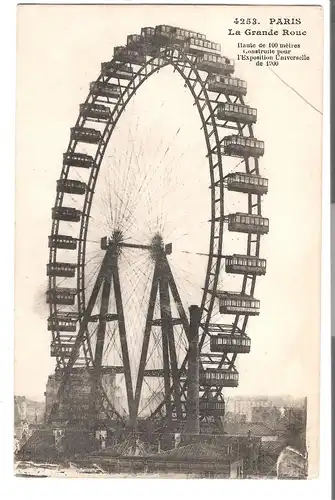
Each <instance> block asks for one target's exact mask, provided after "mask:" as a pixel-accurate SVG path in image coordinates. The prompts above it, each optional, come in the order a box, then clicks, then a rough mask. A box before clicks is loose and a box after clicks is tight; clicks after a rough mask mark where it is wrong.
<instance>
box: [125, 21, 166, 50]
mask: <svg viewBox="0 0 335 500" xmlns="http://www.w3.org/2000/svg"><path fill="white" fill-rule="evenodd" d="M154 41H155V28H142V30H141V34H140V35H137V34H136V35H128V36H127V47H129V48H130V49H134V50H136V51H138V52H139V53H141V54H146V55H149V56H154V55H156V54H158V52H159V47H157V44H155V43H154Z"/></svg>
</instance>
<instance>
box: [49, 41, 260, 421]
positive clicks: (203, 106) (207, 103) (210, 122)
mask: <svg viewBox="0 0 335 500" xmlns="http://www.w3.org/2000/svg"><path fill="white" fill-rule="evenodd" d="M116 61H117V59H113V60H112V61H111V64H112V63H113V62H114V63H115V65H118V66H120V63H116ZM169 64H170V65H172V66H173V67H174V68H175V69H176V70H177V71H178V73H179V74H180V75H181V76H182V77H183V79H184V82H185V85H187V87H188V88H189V90H190V92H191V94H192V96H193V98H194V101H195V104H196V106H197V108H198V112H199V115H200V118H201V121H202V124H203V130H204V135H205V141H206V147H207V151H208V162H209V167H210V185H211V221H210V242H209V250H208V263H207V272H206V276H205V284H204V291H203V295H202V302H201V311H202V320H201V323H202V335H201V340H200V346H201V349H202V350H203V351H204V352H205V351H206V337H207V336H208V325H209V323H210V321H211V319H212V312H213V307H214V303H215V299H216V296H215V294H216V290H217V287H218V280H219V275H220V269H221V265H222V258H223V233H224V223H225V213H224V173H223V161H222V154H221V143H222V138H221V136H220V133H219V131H218V127H217V120H216V117H215V112H216V109H217V103H219V102H231V99H230V97H229V96H228V95H224V94H222V93H213V92H209V91H208V90H207V88H206V82H207V73H204V72H199V70H198V69H197V65H196V57H195V56H190V55H185V54H184V53H183V52H182V51H179V50H178V49H176V48H173V49H172V48H168V49H165V50H164V51H162V52H161V53H160V54H159V57H158V58H156V57H155V56H154V57H151V58H150V59H149V60H148V61H147V62H146V63H145V64H143V65H142V66H141V67H140V69H138V70H137V71H136V72H135V75H134V78H133V79H132V80H131V81H129V83H128V85H126V86H125V87H123V88H122V94H121V96H120V98H119V100H118V101H117V102H116V103H114V104H113V108H112V104H111V103H109V104H110V106H111V109H112V115H111V118H110V120H109V121H108V122H107V123H106V126H105V130H104V133H103V134H102V137H101V140H100V141H99V144H98V147H97V151H96V154H95V157H94V168H92V169H91V173H90V177H89V182H88V185H87V190H86V194H85V199H84V203H83V210H82V214H81V219H80V231H79V236H78V254H77V255H78V258H77V269H78V275H77V292H78V298H77V312H78V317H79V318H80V317H82V315H83V313H84V311H85V307H86V301H85V299H86V298H85V263H86V238H87V231H88V224H89V216H90V211H91V206H92V202H93V194H94V189H95V185H96V181H97V178H98V174H99V170H100V165H101V162H102V160H103V157H104V153H105V150H106V147H107V144H108V143H109V140H110V138H111V136H112V133H113V130H114V128H115V126H116V125H117V123H118V120H119V118H120V116H121V115H122V112H123V110H124V109H125V107H126V105H127V104H128V102H129V101H130V99H131V98H132V96H133V95H134V94H135V92H136V90H137V89H138V88H139V87H140V86H141V85H142V84H143V83H144V81H146V79H147V78H148V77H149V76H151V75H152V74H154V73H156V72H157V71H159V69H160V68H162V67H164V66H167V65H169ZM124 65H125V63H124ZM186 73H187V74H186ZM201 73H202V74H205V77H204V78H202V77H201ZM110 79H111V77H106V76H104V75H103V74H102V73H101V74H100V75H99V77H98V79H97V82H104V83H108V82H109V81H110ZM118 84H119V87H120V88H121V86H120V85H121V84H120V80H119V81H118ZM222 98H224V99H225V100H224V101H220V99H222ZM95 101H96V97H94V96H93V95H92V94H91V93H89V95H88V97H87V99H86V101H85V104H92V103H95ZM234 102H238V103H241V104H243V103H244V101H243V97H239V98H236V99H235V100H234ZM86 121H87V119H86V118H85V117H84V116H82V115H81V114H79V117H78V120H77V122H76V125H75V127H83V126H84V125H85V123H86ZM247 129H248V132H249V135H247V137H253V130H252V126H251V125H249V126H248V127H247ZM237 130H238V133H239V134H240V135H244V130H245V127H244V126H242V125H241V124H239V123H238V124H237ZM77 144H78V142H77V141H75V140H73V139H71V140H70V143H69V146H68V149H67V152H66V154H67V155H72V154H73V153H75V151H76V147H77ZM244 163H245V169H246V172H247V173H248V172H251V171H252V172H253V173H255V174H256V175H258V173H259V172H258V161H257V159H255V160H254V161H253V160H252V159H246V160H245V162H244ZM251 163H254V164H253V165H251ZM70 172H71V166H69V165H63V169H62V172H61V177H60V179H61V180H66V179H68V178H69V174H70ZM63 198H64V193H61V192H58V193H57V197H56V202H55V207H62V203H63ZM255 208H256V211H257V213H258V214H259V215H260V214H261V206H260V197H259V196H257V202H256V203H255V200H254V196H253V195H248V213H254V212H255ZM58 235H59V221H57V220H54V221H53V224H52V232H51V237H57V236H58ZM259 247H260V236H259V235H258V236H257V237H256V240H255V237H254V239H253V235H252V234H249V235H248V241H247V251H246V252H245V253H246V255H254V256H256V257H258V256H259ZM56 262H57V248H53V247H51V248H50V256H49V264H53V263H56ZM255 282H256V276H253V277H252V278H251V277H250V276H249V277H248V276H247V275H244V277H243V282H242V289H241V293H242V294H244V293H249V294H250V295H251V296H253V293H254V289H255ZM56 286H57V279H56V277H55V276H50V277H49V288H50V289H51V288H53V287H56ZM56 314H57V307H56V305H55V304H53V303H50V317H51V316H52V315H56ZM247 321H248V316H245V317H244V318H241V317H240V316H238V315H236V317H235V320H234V322H233V330H232V331H233V333H234V332H235V330H236V329H237V328H239V331H240V332H242V334H244V332H245V329H246V326H247ZM52 335H53V340H54V341H56V342H57V340H59V339H60V332H59V331H58V330H57V329H54V330H53V332H52ZM85 355H86V360H87V364H88V365H92V350H91V346H90V342H89V339H88V337H87V338H86V347H85ZM236 356H237V355H236V354H233V355H232V356H231V357H228V355H227V354H224V355H222V359H221V360H220V362H219V363H218V366H219V367H220V366H222V365H223V364H229V365H230V366H231V367H233V366H234V364H235V360H236ZM184 366H185V363H184ZM64 367H66V360H65V358H64V357H62V356H59V357H58V358H57V368H64ZM218 392H220V391H218ZM162 404H163V403H162ZM162 404H161V405H159V407H158V408H157V410H156V411H155V412H154V413H153V416H154V415H155V414H157V412H158V411H159V409H160V408H161V407H162Z"/></svg>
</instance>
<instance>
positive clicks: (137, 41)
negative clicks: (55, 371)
mask: <svg viewBox="0 0 335 500" xmlns="http://www.w3.org/2000/svg"><path fill="white" fill-rule="evenodd" d="M143 42H144V40H143V38H142V37H141V35H138V34H135V35H128V36H127V47H130V48H137V47H142V46H143Z"/></svg>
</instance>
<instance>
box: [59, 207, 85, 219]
mask: <svg viewBox="0 0 335 500" xmlns="http://www.w3.org/2000/svg"><path fill="white" fill-rule="evenodd" d="M52 218H53V219H54V220H64V221H69V222H79V221H80V218H81V211H80V210H77V209H76V208H72V207H54V208H53V209H52Z"/></svg>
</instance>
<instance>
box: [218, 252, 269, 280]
mask: <svg viewBox="0 0 335 500" xmlns="http://www.w3.org/2000/svg"><path fill="white" fill-rule="evenodd" d="M225 268H226V273H232V274H252V275H255V276H262V275H264V274H265V273H266V260H265V259H260V258H259V257H254V256H251V255H237V254H234V255H230V256H227V257H226V259H225Z"/></svg>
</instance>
